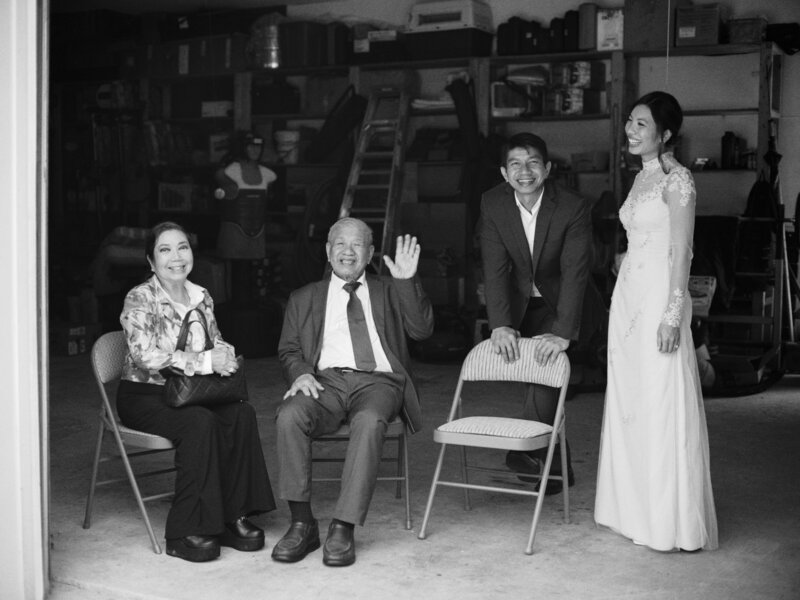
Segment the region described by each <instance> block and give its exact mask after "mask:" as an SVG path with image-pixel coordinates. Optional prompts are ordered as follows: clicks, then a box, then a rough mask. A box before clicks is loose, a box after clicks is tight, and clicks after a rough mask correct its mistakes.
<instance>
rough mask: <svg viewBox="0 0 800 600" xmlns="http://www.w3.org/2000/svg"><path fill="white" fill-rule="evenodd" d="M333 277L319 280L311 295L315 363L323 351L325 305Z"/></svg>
mask: <svg viewBox="0 0 800 600" xmlns="http://www.w3.org/2000/svg"><path fill="white" fill-rule="evenodd" d="M330 282H331V279H330V277H326V278H325V279H323V280H321V281H318V282H317V283H316V287H315V288H314V293H313V295H312V297H311V319H312V324H313V332H314V334H313V335H314V353H313V354H314V356H313V364H315V365H316V364H317V362H319V354H320V352H322V334H323V332H324V330H325V306H326V304H327V302H328V287H329V286H330Z"/></svg>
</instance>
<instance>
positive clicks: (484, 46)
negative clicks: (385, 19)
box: [406, 27, 494, 60]
mask: <svg viewBox="0 0 800 600" xmlns="http://www.w3.org/2000/svg"><path fill="white" fill-rule="evenodd" d="M493 38H494V35H493V34H491V33H489V32H487V31H482V30H480V29H476V28H475V27H465V28H463V29H453V30H449V31H426V32H421V33H407V34H406V49H407V53H408V57H409V58H410V59H412V60H426V59H435V58H459V57H462V56H489V55H490V54H491V53H492V39H493Z"/></svg>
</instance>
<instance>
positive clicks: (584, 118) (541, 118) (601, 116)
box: [492, 113, 609, 122]
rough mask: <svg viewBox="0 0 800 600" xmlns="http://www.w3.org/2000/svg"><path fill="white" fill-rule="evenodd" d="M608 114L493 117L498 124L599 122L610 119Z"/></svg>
mask: <svg viewBox="0 0 800 600" xmlns="http://www.w3.org/2000/svg"><path fill="white" fill-rule="evenodd" d="M608 118H609V115H608V113H597V114H588V115H585V114H580V115H525V114H522V115H515V116H510V117H492V120H493V121H497V122H519V121H524V122H532V121H597V120H605V119H608Z"/></svg>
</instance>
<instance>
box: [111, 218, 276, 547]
mask: <svg viewBox="0 0 800 600" xmlns="http://www.w3.org/2000/svg"><path fill="white" fill-rule="evenodd" d="M145 253H146V255H147V260H148V262H149V263H150V267H151V269H152V271H153V276H152V277H150V278H149V279H148V280H147V281H145V282H144V283H142V284H141V285H138V286H136V287H135V288H133V289H132V290H131V291H130V292H128V295H127V296H126V298H125V305H124V308H123V310H122V314H121V315H120V322H121V323H122V327H123V329H124V330H125V335H126V337H127V341H128V354H127V356H126V358H125V364H124V367H123V371H122V380H121V381H120V386H119V391H118V393H117V411H118V413H119V416H120V420H121V421H122V423H123V424H125V425H126V426H128V427H131V428H134V429H138V430H140V431H145V432H147V433H153V434H156V435H160V436H163V437H166V438H169V439H170V440H172V442H173V443H174V444H175V466H176V468H177V473H176V479H175V495H174V497H173V500H172V507H171V508H170V511H169V515H168V516H167V525H166V532H165V537H166V539H167V554H169V555H170V556H176V557H179V558H183V559H185V560H189V561H193V562H202V561H207V560H212V559H215V558H217V557H218V556H219V553H220V545H223V546H230V547H233V548H236V549H237V550H241V551H254V550H260V549H261V548H263V546H264V532H263V531H262V530H261V529H260V528H258V527H256V526H255V525H254V524H253V523H251V522H250V521H249V519H248V516H252V515H255V514H259V513H263V512H267V511H270V510H273V509H274V508H275V501H274V499H273V495H272V488H271V485H270V481H269V475H268V473H267V467H266V464H265V462H264V455H263V452H262V449H261V440H260V438H259V434H258V425H257V422H256V415H255V410H254V409H253V407H252V405H250V404H249V403H247V402H232V403H228V404H221V405H217V406H213V407H205V406H187V407H183V408H171V407H169V406H167V405H166V404H165V403H164V401H163V399H162V392H163V386H164V383H165V380H164V376H163V375H162V374H161V372H160V371H161V370H162V369H164V368H166V367H173V368H176V369H178V370H180V371H182V372H183V373H184V374H186V375H190V376H192V375H194V374H198V375H202V374H210V373H219V374H221V375H223V376H226V375H231V374H232V373H234V372H235V371H236V370H237V369H238V362H237V360H236V356H235V354H234V348H233V346H231V345H230V344H229V343H227V342H225V341H224V340H223V339H222V337H221V335H220V333H219V329H218V327H217V322H216V319H215V318H214V303H213V301H212V299H211V296H210V295H209V294H208V292H207V291H206V290H205V289H204V288H202V287H200V286H198V285H195V284H194V283H192V282H190V281H189V280H188V279H187V277H188V275H189V273H190V272H191V271H192V266H193V264H194V256H193V254H192V248H191V245H190V243H189V237H188V235H187V233H186V231H185V230H184V229H183V228H182V227H181V226H180V225H178V224H176V223H170V222H166V223H160V224H159V225H156V226H155V227H153V229H152V230H151V231H150V234H149V235H148V239H147V244H146V247H145ZM195 308H197V309H199V310H200V311H202V313H203V314H204V315H205V319H206V322H207V324H208V334H209V337H210V338H211V341H212V342H213V345H214V347H213V348H212V349H211V350H204V348H205V345H206V343H205V342H206V339H205V332H204V331H203V329H202V326H201V325H199V324H198V325H196V326H195V325H191V326H190V328H189V335H188V337H187V342H186V350H185V351H184V350H176V344H177V340H178V333H179V331H180V329H181V325H182V322H183V318H184V316H185V315H186V314H187V312H189V311H191V310H193V309H195ZM195 314H197V313H195ZM190 320H191V317H190Z"/></svg>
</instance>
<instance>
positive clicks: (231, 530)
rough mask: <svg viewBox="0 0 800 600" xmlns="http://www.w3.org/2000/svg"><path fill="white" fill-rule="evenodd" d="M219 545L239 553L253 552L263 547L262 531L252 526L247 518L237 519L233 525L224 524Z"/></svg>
mask: <svg viewBox="0 0 800 600" xmlns="http://www.w3.org/2000/svg"><path fill="white" fill-rule="evenodd" d="M219 543H220V545H221V546H229V547H231V548H235V549H236V550H239V551H240V552H255V551H256V550H261V549H262V548H263V547H264V531H263V530H262V529H260V528H259V527H256V526H255V525H253V524H252V523H251V522H250V520H249V519H248V518H247V517H239V518H238V519H236V520H235V521H234V522H233V523H225V531H223V532H222V535H220V536H219Z"/></svg>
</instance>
